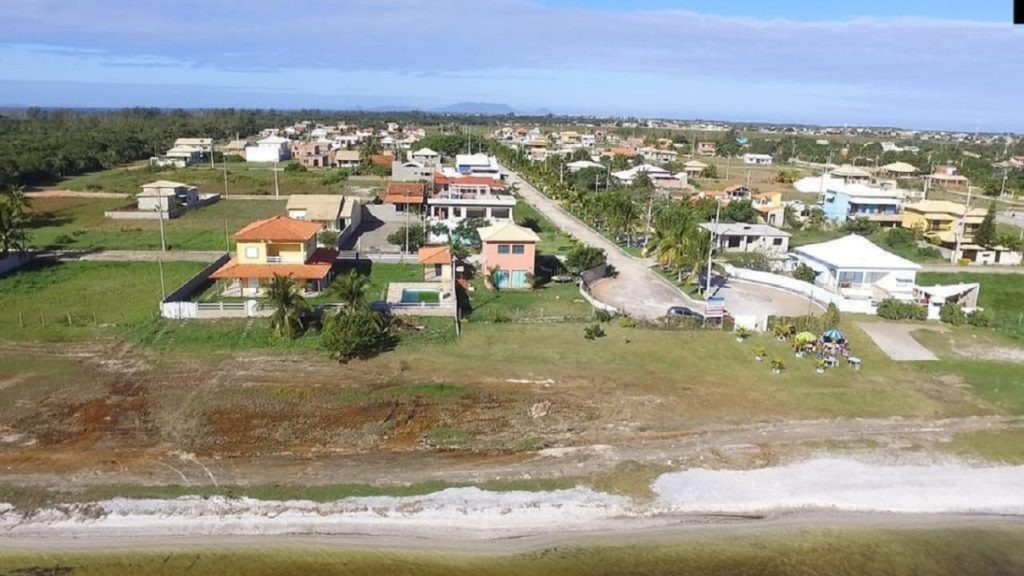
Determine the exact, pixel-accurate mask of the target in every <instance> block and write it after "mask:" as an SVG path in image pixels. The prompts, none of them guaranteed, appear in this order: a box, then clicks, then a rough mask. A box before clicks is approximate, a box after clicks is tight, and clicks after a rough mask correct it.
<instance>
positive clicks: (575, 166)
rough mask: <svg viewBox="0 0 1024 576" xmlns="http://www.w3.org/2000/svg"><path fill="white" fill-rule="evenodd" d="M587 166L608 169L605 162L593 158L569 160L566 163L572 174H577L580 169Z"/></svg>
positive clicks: (566, 167)
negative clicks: (600, 162) (595, 160)
mask: <svg viewBox="0 0 1024 576" xmlns="http://www.w3.org/2000/svg"><path fill="white" fill-rule="evenodd" d="M587 168H600V169H601V170H606V168H605V166H604V164H599V163H597V162H594V161H592V160H576V161H575V162H569V163H568V164H566V165H565V169H566V170H568V171H569V172H570V173H572V174H575V173H576V172H579V171H580V170H586V169H587Z"/></svg>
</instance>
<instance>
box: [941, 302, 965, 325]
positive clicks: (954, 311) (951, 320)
mask: <svg viewBox="0 0 1024 576" xmlns="http://www.w3.org/2000/svg"><path fill="white" fill-rule="evenodd" d="M939 320H942V321H943V322H945V323H946V324H952V325H953V326H963V325H964V324H966V323H967V315H966V314H964V309H963V308H961V307H960V306H959V305H958V304H956V303H955V302H946V303H945V304H943V305H942V308H939Z"/></svg>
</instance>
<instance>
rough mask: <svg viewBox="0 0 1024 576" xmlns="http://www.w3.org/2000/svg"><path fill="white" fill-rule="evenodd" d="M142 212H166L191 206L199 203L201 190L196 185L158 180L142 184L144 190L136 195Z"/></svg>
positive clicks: (138, 206)
mask: <svg viewBox="0 0 1024 576" xmlns="http://www.w3.org/2000/svg"><path fill="white" fill-rule="evenodd" d="M135 200H136V204H137V208H138V210H139V211H140V212H160V213H162V214H166V213H168V212H171V211H173V210H176V209H178V208H191V207H194V206H196V205H197V204H199V192H198V191H197V190H196V187H195V186H189V185H188V184H182V183H181V182H170V181H168V180H157V181H156V182H150V183H149V184H143V185H142V192H139V193H138V194H137V195H136V196H135Z"/></svg>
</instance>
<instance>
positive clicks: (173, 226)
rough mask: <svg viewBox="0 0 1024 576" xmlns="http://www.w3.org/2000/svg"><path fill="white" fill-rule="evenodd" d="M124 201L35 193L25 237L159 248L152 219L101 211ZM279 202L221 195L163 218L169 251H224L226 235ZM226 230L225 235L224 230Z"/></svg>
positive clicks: (35, 241)
mask: <svg viewBox="0 0 1024 576" xmlns="http://www.w3.org/2000/svg"><path fill="white" fill-rule="evenodd" d="M126 203H127V200H119V199H110V198H97V199H91V198H34V199H32V200H31V216H32V218H33V222H32V224H31V229H30V230H29V242H30V244H31V245H32V246H34V247H38V248H47V247H49V248H65V249H90V248H107V249H111V250H131V249H138V250H159V249H160V223H159V222H158V221H156V220H111V219H109V218H105V217H104V216H103V213H104V212H105V211H107V210H111V209H114V208H117V207H119V206H124V205H125V204H126ZM284 205H285V203H284V201H277V200H221V201H220V202H217V203H216V204H213V205H210V206H206V207H204V208H200V209H198V210H191V211H189V212H186V213H185V214H184V215H183V216H182V217H180V218H175V219H173V220H167V221H165V222H164V233H165V235H166V238H167V244H168V248H169V249H171V250H224V249H226V248H227V244H228V237H227V236H228V235H230V234H234V233H235V232H237V231H238V230H239V229H240V228H242V227H243V226H245V225H246V224H248V223H250V222H252V221H253V220H258V219H260V218H269V217H271V216H275V215H279V214H283V213H284ZM225 232H226V234H225Z"/></svg>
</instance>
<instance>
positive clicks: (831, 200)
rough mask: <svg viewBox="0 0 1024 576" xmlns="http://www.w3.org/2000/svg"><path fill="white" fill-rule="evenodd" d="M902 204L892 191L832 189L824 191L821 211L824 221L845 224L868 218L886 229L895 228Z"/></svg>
mask: <svg viewBox="0 0 1024 576" xmlns="http://www.w3.org/2000/svg"><path fill="white" fill-rule="evenodd" d="M901 204H902V200H901V199H900V196H899V193H897V192H896V191H895V190H886V189H884V188H876V187H874V186H868V185H866V184H845V185H833V186H831V187H829V188H828V189H826V190H825V200H824V203H823V204H822V209H823V210H824V212H825V218H826V219H827V220H831V221H833V222H846V221H847V220H852V219H855V218H867V219H868V220H871V221H873V222H878V223H879V225H881V226H885V227H893V226H898V225H900V223H901V222H902V221H903V217H902V216H901V215H900V206H901Z"/></svg>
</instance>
